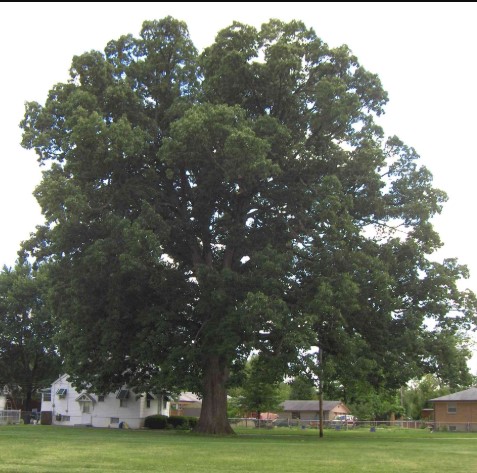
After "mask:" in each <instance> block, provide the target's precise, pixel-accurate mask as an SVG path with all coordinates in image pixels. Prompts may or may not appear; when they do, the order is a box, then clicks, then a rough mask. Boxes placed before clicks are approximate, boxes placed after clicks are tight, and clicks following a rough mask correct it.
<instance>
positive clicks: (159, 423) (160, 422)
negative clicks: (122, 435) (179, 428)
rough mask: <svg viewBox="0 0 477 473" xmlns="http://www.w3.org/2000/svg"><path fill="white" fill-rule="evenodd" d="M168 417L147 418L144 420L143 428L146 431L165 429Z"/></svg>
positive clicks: (157, 415) (154, 416)
mask: <svg viewBox="0 0 477 473" xmlns="http://www.w3.org/2000/svg"><path fill="white" fill-rule="evenodd" d="M167 420H168V417H167V416H164V415H161V414H154V415H152V416H147V417H146V418H145V419H144V427H147V428H148V429H166V428H167Z"/></svg>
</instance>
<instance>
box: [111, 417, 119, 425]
mask: <svg viewBox="0 0 477 473" xmlns="http://www.w3.org/2000/svg"><path fill="white" fill-rule="evenodd" d="M109 422H110V423H111V424H119V417H111V419H110V421H109Z"/></svg>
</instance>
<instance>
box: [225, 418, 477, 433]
mask: <svg viewBox="0 0 477 473" xmlns="http://www.w3.org/2000/svg"><path fill="white" fill-rule="evenodd" d="M229 422H230V424H231V425H232V427H238V428H259V429H272V428H289V429H302V430H305V429H319V428H320V421H319V420H316V419H280V418H279V419H276V420H262V419H254V418H232V419H229ZM323 428H324V429H333V430H351V429H367V430H370V431H371V432H374V431H376V430H381V429H390V428H393V429H427V430H429V431H432V432H439V431H440V432H443V431H447V432H452V431H456V432H477V422H475V423H472V422H461V423H453V424H452V425H450V424H449V423H439V422H429V421H422V420H396V421H352V422H351V421H348V422H345V421H337V420H324V421H323Z"/></svg>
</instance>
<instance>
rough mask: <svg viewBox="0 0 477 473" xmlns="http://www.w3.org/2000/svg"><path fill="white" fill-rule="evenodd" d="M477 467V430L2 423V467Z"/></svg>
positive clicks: (426, 470)
mask: <svg viewBox="0 0 477 473" xmlns="http://www.w3.org/2000/svg"><path fill="white" fill-rule="evenodd" d="M438 471H454V472H473V471H477V434H469V433H458V432H454V433H441V432H436V433H429V432H427V431H423V430H384V429H382V430H381V429H378V430H377V431H376V432H369V430H367V429H366V430H355V431H332V430H330V431H325V436H324V438H322V439H320V438H319V437H318V435H317V432H316V431H312V430H307V431H298V430H295V431H294V430H289V429H287V428H283V429H274V430H270V431H268V430H266V431H261V430H258V429H248V430H244V431H239V433H238V435H236V436H233V437H205V436H200V435H196V434H192V433H189V432H174V431H157V430H156V431H147V430H141V431H133V430H116V429H112V430H108V429H93V428H68V427H53V426H41V425H18V426H3V427H0V472H11V473H13V472H21V473H30V472H32V473H33V472H35V473H41V472H48V473H52V472H61V473H63V472H64V473H73V472H98V473H99V472H101V473H102V472H115V473H120V472H167V473H200V472H207V473H215V472H221V473H228V472H231V473H232V472H241V473H252V472H253V473H255V472H256V473H259V472H260V473H266V472H273V473H276V472H291V473H295V472H296V473H308V472H313V473H316V472H320V473H338V472H347V473H353V472H367V473H372V472H376V473H378V472H379V473H394V472H395V473H402V472H406V473H409V472H419V473H435V472H438Z"/></svg>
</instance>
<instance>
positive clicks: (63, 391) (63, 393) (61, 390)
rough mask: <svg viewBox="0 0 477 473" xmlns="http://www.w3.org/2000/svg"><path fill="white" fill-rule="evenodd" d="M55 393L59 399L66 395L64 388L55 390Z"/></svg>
mask: <svg viewBox="0 0 477 473" xmlns="http://www.w3.org/2000/svg"><path fill="white" fill-rule="evenodd" d="M56 395H57V396H58V397H59V398H60V399H61V398H64V397H66V389H65V388H60V389H58V391H56Z"/></svg>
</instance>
